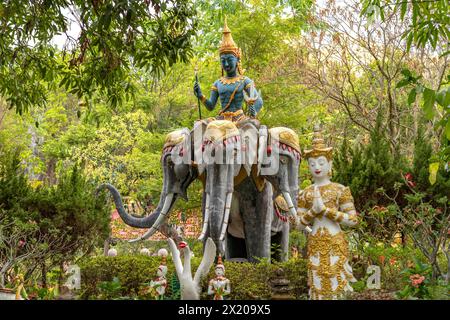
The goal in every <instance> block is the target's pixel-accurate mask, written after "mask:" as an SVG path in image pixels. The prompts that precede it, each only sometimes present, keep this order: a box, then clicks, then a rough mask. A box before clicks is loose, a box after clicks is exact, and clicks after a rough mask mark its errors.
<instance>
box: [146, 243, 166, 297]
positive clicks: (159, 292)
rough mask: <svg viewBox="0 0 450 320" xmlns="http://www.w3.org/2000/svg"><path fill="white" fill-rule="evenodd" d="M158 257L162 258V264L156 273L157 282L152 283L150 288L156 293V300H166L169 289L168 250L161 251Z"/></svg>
mask: <svg viewBox="0 0 450 320" xmlns="http://www.w3.org/2000/svg"><path fill="white" fill-rule="evenodd" d="M158 256H162V261H161V264H160V266H159V267H158V271H157V272H156V275H157V276H158V277H156V279H155V280H152V281H150V287H152V288H153V289H154V290H155V291H156V300H164V295H165V294H166V289H167V279H166V274H167V266H166V258H167V250H165V249H160V250H159V251H158Z"/></svg>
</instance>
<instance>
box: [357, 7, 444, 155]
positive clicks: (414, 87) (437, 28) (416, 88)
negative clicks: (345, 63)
mask: <svg viewBox="0 0 450 320" xmlns="http://www.w3.org/2000/svg"><path fill="white" fill-rule="evenodd" d="M449 7H450V6H449V2H448V1H447V0H439V1H411V2H408V1H402V0H364V1H363V10H362V12H361V13H362V15H366V16H368V17H369V18H374V17H377V16H380V17H381V20H384V15H385V11H386V10H388V8H389V9H390V8H392V9H393V12H394V14H397V15H399V16H400V18H401V19H402V20H404V21H410V23H409V24H408V28H407V29H406V30H405V32H404V34H403V37H404V38H405V39H406V45H407V46H406V49H407V51H408V52H409V51H411V47H412V45H415V46H417V47H418V48H421V49H424V48H426V47H427V46H431V48H433V49H435V50H436V51H437V53H438V54H439V53H440V55H441V56H442V57H445V56H447V55H448V54H449V53H450V50H449V47H448V44H449V43H450V42H449V40H450V31H449V30H450V29H449V26H450V18H449V17H450V11H449ZM402 74H403V77H404V78H403V79H402V80H400V81H399V82H398V83H397V88H401V87H404V86H407V85H408V86H410V87H411V89H410V90H411V91H410V93H409V96H408V103H409V104H412V103H413V102H414V101H415V100H416V97H418V94H422V109H423V111H424V113H425V116H426V118H427V119H429V120H432V119H433V118H435V117H436V116H437V115H439V118H438V122H437V125H438V127H440V128H442V130H443V131H444V132H443V140H444V141H443V142H444V143H443V145H442V147H441V150H440V151H441V152H440V156H441V158H442V159H441V162H443V163H446V162H448V160H449V159H450V108H449V107H450V87H449V86H448V85H449V83H450V74H448V70H447V65H445V67H444V69H443V70H442V74H441V75H440V79H438V81H437V84H434V85H435V87H432V86H431V85H430V84H428V85H427V84H426V83H424V82H423V81H422V80H421V78H422V76H415V75H413V73H412V72H411V71H410V70H409V69H404V70H403V71H402ZM438 108H439V109H440V112H436V111H437V109H438Z"/></svg>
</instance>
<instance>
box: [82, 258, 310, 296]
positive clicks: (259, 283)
mask: <svg viewBox="0 0 450 320" xmlns="http://www.w3.org/2000/svg"><path fill="white" fill-rule="evenodd" d="M200 260H201V259H200V258H199V257H194V258H193V259H192V270H197V268H198V266H199V264H200ZM160 262H161V258H159V257H148V256H143V255H118V256H117V257H105V256H97V257H92V258H86V259H84V260H83V261H81V263H80V264H79V265H80V268H81V279H82V280H81V282H82V283H81V284H82V289H81V291H82V293H81V298H84V299H98V298H102V294H101V292H100V290H99V284H100V283H102V282H103V281H112V280H113V279H114V278H115V277H117V278H118V279H119V280H120V284H121V287H120V290H119V289H118V290H117V292H115V294H114V296H113V297H114V298H118V297H119V296H121V295H122V296H127V297H131V298H135V297H142V295H140V290H141V288H142V287H143V286H146V285H148V282H149V281H150V280H151V279H152V278H154V277H156V270H157V268H158V266H159V263H160ZM224 264H225V268H226V277H227V278H228V279H230V281H231V294H230V296H229V299H231V300H235V299H269V298H270V296H271V292H272V291H271V288H270V279H271V278H272V277H274V275H275V270H277V269H278V268H279V267H281V268H283V270H284V271H285V277H286V279H288V280H289V281H290V286H291V287H292V288H293V294H294V295H295V297H296V298H297V299H304V298H305V297H306V294H307V285H306V262H305V261H304V260H302V259H295V260H294V259H291V260H289V261H287V262H284V263H276V264H270V263H268V262H267V261H265V260H263V261H261V262H259V263H257V264H251V263H235V262H228V261H224ZM167 266H168V272H167V276H166V278H167V279H168V281H169V286H168V288H167V291H166V298H167V299H179V294H180V292H179V283H178V279H177V277H176V273H175V270H174V266H173V263H172V261H171V259H170V257H169V258H168V260H167ZM214 276H215V275H214V270H213V268H211V270H210V273H209V274H208V276H207V277H205V278H204V279H203V280H202V284H201V286H202V292H203V293H202V296H201V298H202V299H210V298H211V297H209V296H207V294H206V289H207V287H208V281H209V279H212V278H213V277H214Z"/></svg>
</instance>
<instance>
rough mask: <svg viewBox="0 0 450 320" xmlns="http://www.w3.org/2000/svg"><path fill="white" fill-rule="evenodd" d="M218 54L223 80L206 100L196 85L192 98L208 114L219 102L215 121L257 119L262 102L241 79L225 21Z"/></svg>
mask: <svg viewBox="0 0 450 320" xmlns="http://www.w3.org/2000/svg"><path fill="white" fill-rule="evenodd" d="M219 53H220V63H221V65H222V77H221V78H220V79H218V80H216V81H215V82H214V84H213V85H212V87H211V94H210V97H209V99H207V98H206V97H205V96H204V95H203V93H202V90H201V88H200V85H199V83H198V82H195V84H194V94H195V96H196V97H197V98H199V99H200V100H201V101H202V103H203V104H204V105H205V106H206V108H207V109H208V110H213V109H214V108H215V107H216V104H217V101H218V100H219V99H220V104H221V110H220V112H219V115H218V116H217V117H216V119H219V120H230V121H233V122H237V121H242V120H246V119H248V118H249V117H250V118H252V119H256V116H257V114H258V112H259V111H260V110H261V108H262V106H263V101H262V99H261V95H260V93H258V91H257V90H256V87H255V84H254V82H253V80H252V79H250V78H248V77H246V76H244V75H243V71H242V68H241V50H240V48H239V47H237V45H236V44H235V42H234V40H233V37H232V36H231V31H230V29H229V28H228V26H227V22H226V20H225V24H224V28H223V37H222V42H221V44H220V48H219ZM224 73H225V75H224ZM244 102H245V103H246V105H247V112H246V113H245V112H244V110H243V108H242V106H243V103H244Z"/></svg>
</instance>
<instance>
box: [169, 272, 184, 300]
mask: <svg viewBox="0 0 450 320" xmlns="http://www.w3.org/2000/svg"><path fill="white" fill-rule="evenodd" d="M169 285H170V296H169V297H168V298H169V299H170V300H180V298H181V286H180V281H179V280H178V277H177V275H176V274H175V273H174V274H172V277H171V278H170V283H169Z"/></svg>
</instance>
